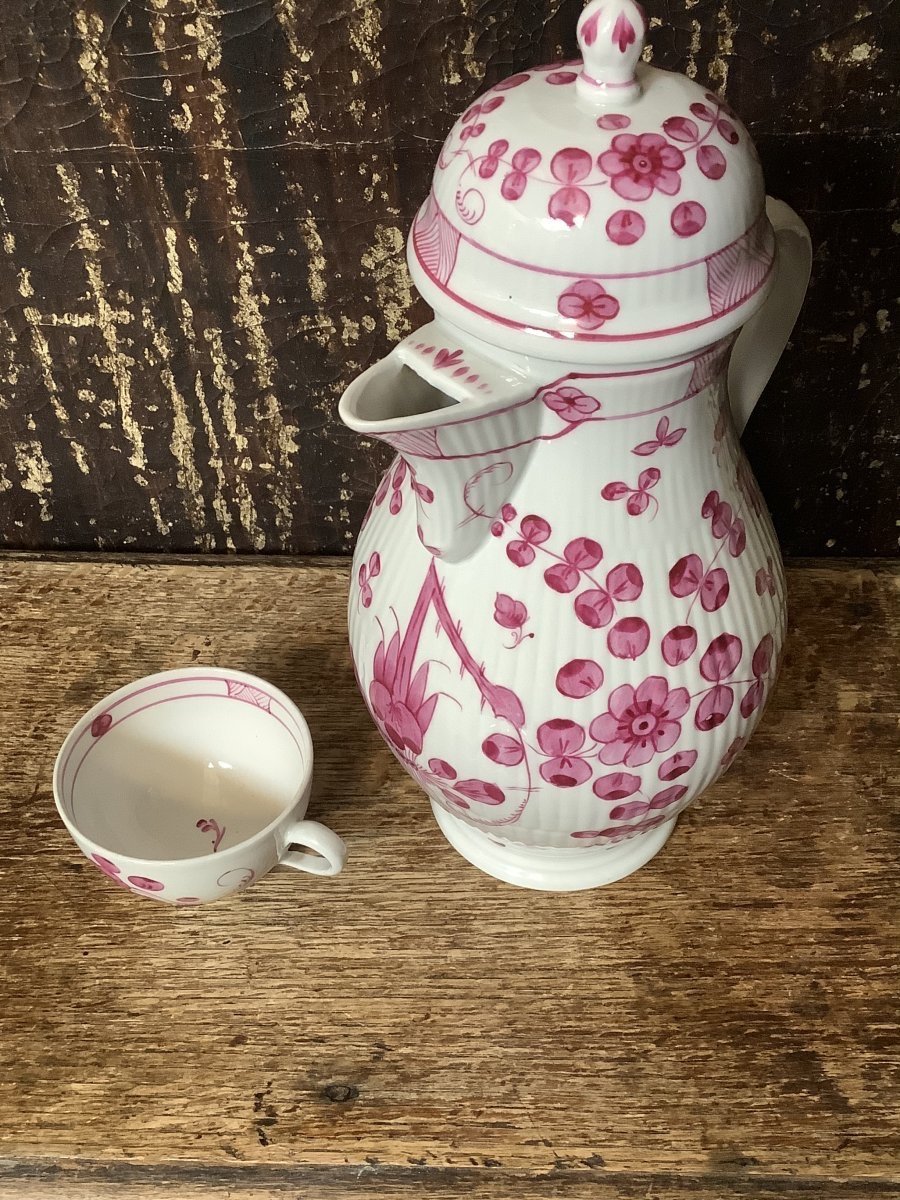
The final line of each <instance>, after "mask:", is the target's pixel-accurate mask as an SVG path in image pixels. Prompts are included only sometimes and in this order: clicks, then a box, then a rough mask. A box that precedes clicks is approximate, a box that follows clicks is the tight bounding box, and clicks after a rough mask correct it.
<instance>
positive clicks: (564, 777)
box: [537, 718, 591, 788]
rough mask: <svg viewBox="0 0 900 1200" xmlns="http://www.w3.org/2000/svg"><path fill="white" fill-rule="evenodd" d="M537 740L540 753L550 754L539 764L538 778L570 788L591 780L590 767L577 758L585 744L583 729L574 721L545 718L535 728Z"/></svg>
mask: <svg viewBox="0 0 900 1200" xmlns="http://www.w3.org/2000/svg"><path fill="white" fill-rule="evenodd" d="M537 740H538V745H539V746H540V748H541V750H542V751H543V753H544V754H546V755H549V756H550V757H548V760H547V762H545V763H542V764H541V777H542V778H543V779H546V781H547V782H548V783H552V784H553V785H554V787H560V788H570V787H577V786H578V785H579V784H581V783H584V782H585V781H586V780H588V779H590V777H591V768H590V766H589V765H588V764H587V763H586V762H585V761H584V759H583V758H580V757H577V755H578V751H579V750H580V749H581V747H582V746H583V745H584V729H583V728H582V727H581V726H580V725H578V724H576V722H575V721H566V720H563V719H562V718H557V719H555V720H553V721H545V722H544V724H543V725H541V726H540V727H539V729H538V731H537Z"/></svg>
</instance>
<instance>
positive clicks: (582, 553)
mask: <svg viewBox="0 0 900 1200" xmlns="http://www.w3.org/2000/svg"><path fill="white" fill-rule="evenodd" d="M563 558H565V560H566V562H568V563H571V564H572V566H573V567H578V569H579V570H580V571H591V570H593V568H594V567H596V566H597V564H598V563H599V562H600V560H601V559H602V558H603V547H602V546H601V545H600V543H599V542H595V541H594V540H593V538H586V537H579V538H574V539H573V540H572V541H571V542H569V544H568V545H567V546H566V548H565V550H563Z"/></svg>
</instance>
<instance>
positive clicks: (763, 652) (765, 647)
mask: <svg viewBox="0 0 900 1200" xmlns="http://www.w3.org/2000/svg"><path fill="white" fill-rule="evenodd" d="M774 648H775V643H774V642H773V641H772V635H771V633H767V634H766V636H765V637H764V638H763V639H762V641H761V642H760V643H759V645H758V646H757V647H756V649H755V650H754V651H753V660H752V663H751V666H752V669H753V674H754V675H755V676H756V678H757V679H759V678H760V676H762V675H765V674H766V673H767V671H768V670H769V667H770V666H771V665H772V651H773V650H774Z"/></svg>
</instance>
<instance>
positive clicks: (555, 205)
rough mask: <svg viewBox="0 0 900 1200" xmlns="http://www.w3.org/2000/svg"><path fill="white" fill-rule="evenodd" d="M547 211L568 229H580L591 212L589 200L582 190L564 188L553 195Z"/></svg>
mask: <svg viewBox="0 0 900 1200" xmlns="http://www.w3.org/2000/svg"><path fill="white" fill-rule="evenodd" d="M547 211H548V213H549V214H550V216H551V217H553V219H554V220H556V221H562V222H563V224H564V225H568V226H569V228H570V229H574V228H580V227H581V225H582V224H583V223H584V220H585V218H586V217H587V216H588V215H589V214H590V211H591V198H590V196H589V195H588V194H587V192H586V191H585V190H584V189H583V188H579V187H565V188H560V189H559V191H556V192H554V193H553V195H552V196H551V197H550V203H549V204H548V205H547Z"/></svg>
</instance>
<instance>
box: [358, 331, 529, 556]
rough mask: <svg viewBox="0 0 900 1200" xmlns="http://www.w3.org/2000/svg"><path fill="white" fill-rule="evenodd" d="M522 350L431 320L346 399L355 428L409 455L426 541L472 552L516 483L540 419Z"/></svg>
mask: <svg viewBox="0 0 900 1200" xmlns="http://www.w3.org/2000/svg"><path fill="white" fill-rule="evenodd" d="M537 388H538V384H537V382H536V381H535V379H534V378H533V377H532V375H531V372H530V370H529V365H528V360H527V359H526V358H524V357H518V356H516V355H509V354H505V355H504V359H503V361H502V362H499V361H498V360H497V359H495V358H494V357H493V356H492V355H491V353H490V350H489V348H488V347H486V346H484V345H483V344H482V343H476V342H475V341H474V340H473V339H471V338H469V337H467V336H464V335H462V334H460V333H459V331H458V330H456V329H455V328H453V327H452V326H450V325H447V324H446V323H445V322H443V321H433V322H432V323H431V324H430V325H425V326H423V328H422V329H419V330H418V331H417V332H416V333H413V334H411V335H410V336H409V337H408V338H406V339H405V340H404V341H402V342H401V343H400V344H399V345H398V346H397V347H396V349H395V350H394V351H393V352H392V353H391V354H389V355H388V356H387V358H384V359H382V361H381V362H379V363H376V364H375V365H374V366H372V367H370V368H369V369H368V370H367V371H365V372H364V373H363V374H362V375H360V377H359V378H358V379H356V380H355V381H354V382H353V383H352V384H351V385H350V387H349V388H348V389H347V391H346V392H345V393H344V395H343V396H342V398H341V402H340V408H339V413H340V417H341V420H342V421H343V422H344V424H345V425H347V426H349V428H351V429H354V430H356V432H357V433H360V434H363V435H365V436H366V437H374V438H379V439H381V440H382V441H385V442H388V443H389V445H391V446H393V447H394V449H395V450H397V451H398V453H399V454H400V455H401V456H402V457H403V459H404V460H405V461H406V464H407V467H408V468H409V472H410V476H411V478H412V486H413V490H414V491H415V496H416V505H417V509H418V531H419V537H420V538H421V539H422V542H423V544H424V545H425V546H426V547H427V548H428V549H429V550H431V552H432V553H434V554H435V555H436V556H438V557H440V558H442V559H444V560H446V561H448V562H461V561H463V560H464V559H467V558H469V557H470V556H471V555H472V554H473V553H474V552H475V550H477V549H478V547H479V546H480V545H481V544H482V542H483V541H484V540H485V538H486V537H488V536H489V535H490V525H491V522H492V520H494V519H495V518H496V516H497V515H498V514H499V512H500V510H501V508H502V507H503V505H504V504H505V503H506V502H507V500H508V499H509V497H510V495H511V494H512V492H513V490H514V489H515V487H516V484H517V482H518V479H519V477H520V476H521V474H522V471H523V469H524V466H525V463H526V462H527V459H528V457H529V456H530V454H531V452H532V449H533V447H534V442H535V438H536V437H537V435H538V433H539V425H540V420H541V413H540V406H539V405H536V404H534V403H531V402H530V401H531V398H532V397H533V396H534V394H535V392H536V390H537Z"/></svg>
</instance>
